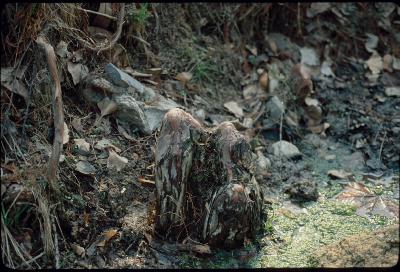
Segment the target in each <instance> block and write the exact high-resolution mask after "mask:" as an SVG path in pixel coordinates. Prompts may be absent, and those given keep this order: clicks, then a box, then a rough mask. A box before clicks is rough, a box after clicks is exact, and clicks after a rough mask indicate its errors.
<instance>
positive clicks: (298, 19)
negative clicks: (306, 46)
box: [297, 3, 303, 36]
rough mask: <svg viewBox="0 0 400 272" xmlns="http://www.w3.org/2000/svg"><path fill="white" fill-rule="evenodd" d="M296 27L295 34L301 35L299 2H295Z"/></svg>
mask: <svg viewBox="0 0 400 272" xmlns="http://www.w3.org/2000/svg"><path fill="white" fill-rule="evenodd" d="M297 28H298V29H297V34H298V35H299V36H303V32H302V31H301V15H300V3H297Z"/></svg>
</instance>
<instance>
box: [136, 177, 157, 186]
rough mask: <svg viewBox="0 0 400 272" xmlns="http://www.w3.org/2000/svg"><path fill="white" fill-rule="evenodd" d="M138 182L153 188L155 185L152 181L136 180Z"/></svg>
mask: <svg viewBox="0 0 400 272" xmlns="http://www.w3.org/2000/svg"><path fill="white" fill-rule="evenodd" d="M138 181H139V182H140V183H141V184H143V185H148V186H154V185H155V184H156V183H155V182H154V181H152V180H148V179H145V178H138Z"/></svg>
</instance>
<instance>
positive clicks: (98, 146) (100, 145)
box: [94, 139, 121, 153]
mask: <svg viewBox="0 0 400 272" xmlns="http://www.w3.org/2000/svg"><path fill="white" fill-rule="evenodd" d="M107 147H111V148H113V149H114V150H115V152H117V153H119V152H121V149H119V148H118V147H116V146H115V145H113V144H112V143H111V141H110V140H109V139H102V140H100V141H98V142H97V143H96V144H95V146H94V148H96V149H98V150H103V149H105V148H107Z"/></svg>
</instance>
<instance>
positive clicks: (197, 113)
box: [193, 109, 206, 123]
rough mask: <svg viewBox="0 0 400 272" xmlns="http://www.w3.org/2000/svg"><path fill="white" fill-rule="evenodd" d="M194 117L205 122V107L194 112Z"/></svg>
mask: <svg viewBox="0 0 400 272" xmlns="http://www.w3.org/2000/svg"><path fill="white" fill-rule="evenodd" d="M193 116H194V118H196V119H197V120H198V121H200V122H201V123H203V122H204V120H205V119H206V111H205V110H203V109H199V110H197V111H195V112H194V114H193Z"/></svg>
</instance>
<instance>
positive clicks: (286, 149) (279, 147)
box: [271, 140, 301, 159]
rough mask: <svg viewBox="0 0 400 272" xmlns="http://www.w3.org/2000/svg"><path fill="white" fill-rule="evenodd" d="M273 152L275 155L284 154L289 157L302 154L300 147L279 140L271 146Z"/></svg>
mask: <svg viewBox="0 0 400 272" xmlns="http://www.w3.org/2000/svg"><path fill="white" fill-rule="evenodd" d="M271 153H272V154H274V155H275V156H283V157H286V158H288V159H291V158H296V157H299V156H301V153H300V151H299V149H298V148H297V147H296V146H295V145H294V144H292V143H289V142H287V141H284V140H282V141H278V142H276V143H274V144H273V145H272V146H271Z"/></svg>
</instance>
